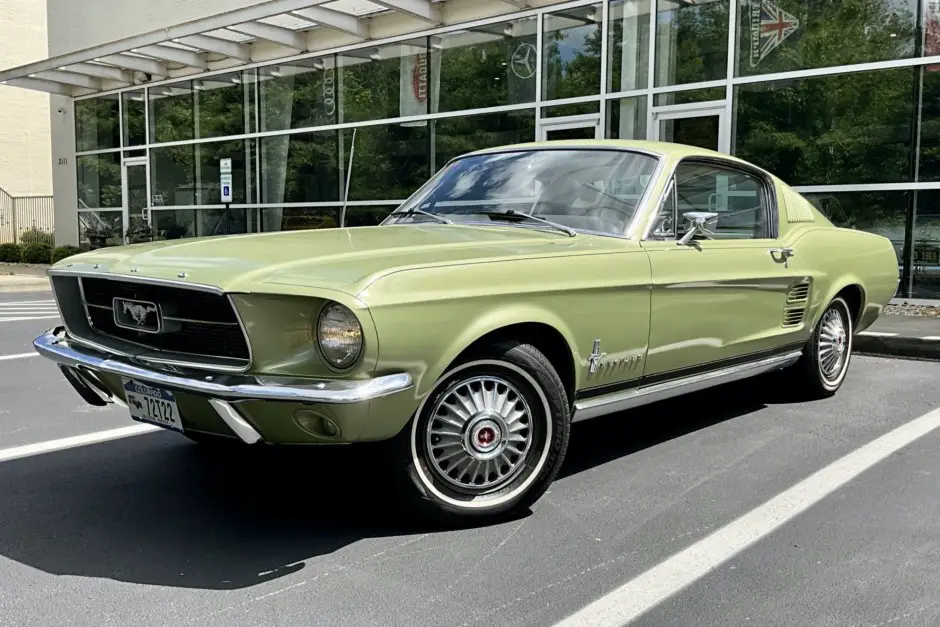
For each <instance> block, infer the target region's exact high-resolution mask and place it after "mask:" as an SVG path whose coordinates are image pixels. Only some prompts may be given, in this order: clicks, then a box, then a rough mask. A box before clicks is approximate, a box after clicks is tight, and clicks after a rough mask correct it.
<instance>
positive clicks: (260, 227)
mask: <svg viewBox="0 0 940 627" xmlns="http://www.w3.org/2000/svg"><path fill="white" fill-rule="evenodd" d="M938 13H940V8H938V7H937V5H936V3H935V2H934V1H933V0H921V1H918V0H864V1H863V0H846V1H843V2H826V3H820V2H812V1H810V0H774V1H773V2H771V1H766V0H764V1H761V0H756V1H749V2H748V1H741V0H739V1H736V2H731V1H729V0H703V1H698V2H695V3H691V2H681V1H679V2H677V1H663V0H661V1H658V2H657V1H655V0H653V1H650V0H640V1H633V0H631V1H623V0H617V1H614V2H609V3H596V2H594V3H584V2H576V3H566V4H563V5H558V4H555V5H552V6H548V7H545V8H541V9H529V10H519V11H516V12H514V13H510V14H507V15H503V16H501V17H498V18H492V19H488V20H478V21H476V22H473V23H468V24H458V25H455V26H448V27H440V28H435V29H433V30H428V31H426V32H419V33H415V34H414V36H409V38H402V37H398V38H396V39H395V40H394V41H386V42H383V41H381V40H378V41H369V42H364V43H363V44H362V45H361V46H359V47H347V48H346V49H343V50H341V51H338V52H335V53H333V54H319V55H305V56H299V57H293V58H291V59H290V60H285V61H283V62H278V61H271V62H270V63H267V64H265V65H253V66H250V67H249V68H248V69H243V70H236V71H226V72H224V73H202V74H194V75H192V76H191V77H189V78H187V79H185V80H179V81H176V82H172V81H162V82H160V83H157V84H154V85H152V86H144V87H141V86H137V87H134V88H131V89H127V90H123V91H112V92H108V93H106V94H103V95H102V94H98V95H92V96H88V97H82V98H76V99H75V103H74V105H75V133H76V146H75V150H76V159H75V167H76V169H77V179H78V207H77V210H78V219H79V229H78V231H79V241H80V243H81V245H83V246H86V247H87V246H99V245H107V244H113V243H117V242H120V241H121V240H122V239H123V238H127V239H128V240H129V241H140V240H142V239H173V238H184V237H193V236H201V235H210V234H225V233H244V232H270V231H282V230H293V229H309V228H331V227H336V226H338V225H339V224H340V222H341V220H345V224H346V226H365V225H374V224H377V223H379V222H380V221H381V220H382V219H383V218H384V217H385V216H386V215H387V214H388V213H389V212H390V211H391V210H393V209H394V208H395V206H396V205H397V204H399V203H400V202H401V201H402V200H403V199H405V198H406V197H407V196H408V195H409V194H410V193H411V192H413V191H414V190H415V189H416V188H417V187H418V186H419V185H420V184H421V183H422V182H424V181H425V180H426V179H427V178H428V177H429V176H430V175H432V174H433V173H434V172H436V171H437V170H438V169H440V168H441V167H442V166H443V165H444V164H445V163H446V162H447V161H448V160H449V159H451V158H452V157H454V156H455V155H458V154H461V153H464V152H467V151H470V150H474V149H478V148H486V147H491V146H496V145H501V144H508V143H513V142H520V141H531V140H536V139H570V138H595V137H596V138H602V137H609V138H628V139H629V138H636V139H660V140H667V141H676V142H681V143H688V144H694V145H699V146H705V147H708V148H714V149H717V150H721V151H724V152H729V153H731V154H735V155H737V156H740V157H742V158H744V159H747V160H750V161H752V162H754V163H756V164H758V165H760V166H763V167H766V168H768V169H769V170H770V171H772V172H774V173H776V174H778V175H780V176H781V177H782V178H783V179H784V180H785V181H786V182H787V183H789V184H791V185H794V186H797V189H798V190H799V191H801V192H802V193H804V194H805V195H806V196H807V197H808V198H809V199H810V200H811V201H812V202H813V203H814V204H815V205H816V206H817V207H819V208H820V209H821V210H822V211H823V212H824V213H825V214H826V215H827V216H829V217H830V219H832V220H833V221H834V222H835V223H836V224H838V225H842V226H847V227H852V228H857V229H862V230H866V231H871V232H874V233H878V234H881V235H884V236H886V237H888V238H890V239H891V240H892V241H893V242H894V245H895V248H896V251H897V255H898V260H899V264H900V266H901V267H902V281H901V285H900V287H899V291H898V293H899V295H901V296H911V297H921V298H940V260H938V251H940V64H938V63H937V59H931V58H930V57H931V56H935V55H938V54H940V36H938V35H940V28H938V27H937V15H938ZM931 60H932V61H933V63H930V61H931ZM354 130H355V132H356V134H355V148H354V156H353V161H352V170H351V177H350V184H349V205H348V207H347V209H346V212H345V214H343V215H341V206H342V200H343V196H344V193H345V183H346V180H345V179H346V169H347V166H348V160H349V155H350V150H351V145H352V139H353V131H354ZM221 159H231V163H232V182H233V190H232V196H233V197H232V204H231V206H230V208H229V209H226V208H225V207H224V206H223V205H221V204H220V202H219V199H220V190H219V162H220V160H221Z"/></svg>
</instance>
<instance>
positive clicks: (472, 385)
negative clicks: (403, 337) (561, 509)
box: [425, 375, 533, 493]
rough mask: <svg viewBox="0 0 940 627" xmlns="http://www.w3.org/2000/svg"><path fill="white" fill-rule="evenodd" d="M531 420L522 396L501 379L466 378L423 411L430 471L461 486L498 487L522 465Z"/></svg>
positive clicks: (472, 489)
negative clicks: (428, 409)
mask: <svg viewBox="0 0 940 627" xmlns="http://www.w3.org/2000/svg"><path fill="white" fill-rule="evenodd" d="M532 421H533V418H532V412H531V410H530V408H529V405H528V403H527V402H526V399H525V397H524V396H523V395H522V393H521V392H520V391H519V390H518V389H517V388H516V386H515V385H513V384H512V383H510V382H509V381H507V380H506V379H503V378H502V377H497V376H491V375H487V376H476V377H472V378H468V379H465V380H463V381H460V382H459V383H457V384H456V385H454V386H452V387H451V388H450V389H449V390H448V391H447V392H446V393H445V394H444V395H443V396H441V398H440V399H439V400H438V401H437V403H435V405H434V407H432V408H431V412H430V413H429V414H428V420H427V426H426V427H425V446H426V450H427V457H428V460H427V461H428V462H429V465H430V468H431V470H432V471H433V472H434V474H435V475H437V476H438V477H439V478H440V479H442V480H444V481H446V482H447V483H449V484H450V485H452V486H454V487H456V488H458V489H459V490H461V491H466V492H471V493H480V492H484V491H492V490H497V489H499V488H500V487H502V486H504V485H506V484H508V483H509V482H511V481H512V480H513V479H515V478H516V476H517V475H518V474H519V473H520V472H521V471H522V469H523V468H524V467H525V460H526V456H527V453H528V452H529V449H530V448H531V446H532V440H533V428H532V427H533V424H532Z"/></svg>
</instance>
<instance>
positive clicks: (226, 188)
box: [222, 185, 229, 196]
mask: <svg viewBox="0 0 940 627" xmlns="http://www.w3.org/2000/svg"><path fill="white" fill-rule="evenodd" d="M222 195H223V196H228V195H229V191H228V185H226V186H224V187H223V188H222Z"/></svg>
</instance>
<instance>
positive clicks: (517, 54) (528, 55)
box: [509, 42, 538, 79]
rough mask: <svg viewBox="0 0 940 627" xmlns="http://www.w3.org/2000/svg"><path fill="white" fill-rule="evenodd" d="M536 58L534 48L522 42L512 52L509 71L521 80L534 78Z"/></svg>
mask: <svg viewBox="0 0 940 627" xmlns="http://www.w3.org/2000/svg"><path fill="white" fill-rule="evenodd" d="M537 58H538V55H537V54H536V52H535V46H533V45H532V44H530V43H527V42H523V43H521V44H519V46H518V47H517V48H516V49H515V50H513V52H512V58H510V59H509V69H510V70H511V71H512V73H513V74H515V75H516V76H518V77H519V78H521V79H527V78H532V77H533V76H535V64H536V59H537Z"/></svg>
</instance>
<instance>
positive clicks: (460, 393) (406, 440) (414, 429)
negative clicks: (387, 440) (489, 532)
mask: <svg viewBox="0 0 940 627" xmlns="http://www.w3.org/2000/svg"><path fill="white" fill-rule="evenodd" d="M570 413H571V412H570V409H569V404H568V398H567V394H566V393H565V387H564V385H563V383H562V381H561V379H560V377H559V376H558V373H557V372H556V371H555V369H554V367H553V366H552V364H551V362H550V361H549V360H548V359H547V358H546V357H545V356H544V355H543V354H542V353H541V352H540V351H539V350H538V349H537V348H535V347H534V346H532V345H530V344H523V343H519V342H499V343H494V344H492V345H491V346H489V347H487V348H486V349H485V350H483V351H479V352H478V353H477V354H475V355H473V356H472V357H469V358H467V359H466V360H463V361H462V362H461V363H459V364H457V365H455V366H453V367H452V368H451V369H450V370H448V371H447V372H446V373H445V374H444V375H443V376H442V377H441V378H440V379H439V380H438V382H437V384H436V385H435V386H434V389H433V390H432V391H431V392H430V394H428V396H427V397H426V398H425V400H424V402H423V403H422V404H421V406H420V407H419V408H418V411H417V412H416V414H415V416H414V418H413V419H412V421H411V424H410V425H409V427H406V429H404V430H403V432H402V434H401V436H400V437H399V438H398V442H397V446H396V448H397V450H398V453H399V454H400V459H401V458H404V459H401V462H404V463H403V465H404V468H405V474H406V477H407V484H406V490H408V491H409V492H410V493H411V495H412V496H414V497H416V501H417V502H418V503H419V504H420V505H422V506H423V507H424V508H426V509H429V510H430V512H431V513H433V514H434V515H435V516H436V517H438V518H443V519H445V520H451V521H456V520H466V519H468V518H473V519H481V518H495V517H501V516H509V515H512V514H514V513H516V512H519V511H522V510H524V509H525V508H527V507H529V506H530V505H531V504H533V503H534V502H535V501H536V500H538V498H539V497H541V495H542V494H543V493H544V492H545V490H546V489H547V488H548V486H549V485H550V484H551V482H552V481H553V480H554V479H555V476H556V475H557V474H558V470H559V468H560V467H561V464H562V461H563V459H564V456H565V452H566V450H567V446H568V437H569V433H570V423H571V416H570Z"/></svg>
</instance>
